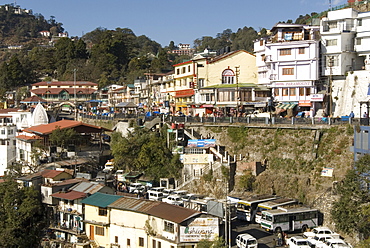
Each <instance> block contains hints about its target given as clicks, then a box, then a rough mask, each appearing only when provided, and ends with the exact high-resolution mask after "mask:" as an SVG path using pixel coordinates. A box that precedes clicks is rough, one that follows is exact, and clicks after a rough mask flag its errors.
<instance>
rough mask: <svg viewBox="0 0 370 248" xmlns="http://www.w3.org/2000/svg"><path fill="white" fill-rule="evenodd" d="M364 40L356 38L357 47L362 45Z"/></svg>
mask: <svg viewBox="0 0 370 248" xmlns="http://www.w3.org/2000/svg"><path fill="white" fill-rule="evenodd" d="M361 41H362V38H356V45H357V46H359V45H361Z"/></svg>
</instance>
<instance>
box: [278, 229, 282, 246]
mask: <svg viewBox="0 0 370 248" xmlns="http://www.w3.org/2000/svg"><path fill="white" fill-rule="evenodd" d="M277 238H278V246H281V245H282V241H283V237H282V235H281V232H278V234H277Z"/></svg>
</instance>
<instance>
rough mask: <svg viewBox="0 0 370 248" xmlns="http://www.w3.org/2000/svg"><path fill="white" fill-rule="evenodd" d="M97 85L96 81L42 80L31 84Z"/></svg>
mask: <svg viewBox="0 0 370 248" xmlns="http://www.w3.org/2000/svg"><path fill="white" fill-rule="evenodd" d="M74 85H76V86H98V84H97V83H93V82H85V81H76V82H75V81H44V82H38V83H34V84H32V86H74Z"/></svg>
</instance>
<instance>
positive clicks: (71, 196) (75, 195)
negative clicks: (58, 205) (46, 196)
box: [51, 190, 87, 200]
mask: <svg viewBox="0 0 370 248" xmlns="http://www.w3.org/2000/svg"><path fill="white" fill-rule="evenodd" d="M51 196H52V197H55V198H59V199H66V200H76V199H81V198H84V197H86V196H87V194H85V193H83V192H78V191H73V190H72V191H68V192H58V193H54V194H52V195H51Z"/></svg>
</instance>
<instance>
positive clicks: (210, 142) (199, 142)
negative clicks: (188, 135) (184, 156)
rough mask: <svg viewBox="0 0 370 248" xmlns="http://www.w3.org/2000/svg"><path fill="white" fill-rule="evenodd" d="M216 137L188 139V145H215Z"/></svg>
mask: <svg viewBox="0 0 370 248" xmlns="http://www.w3.org/2000/svg"><path fill="white" fill-rule="evenodd" d="M215 146H216V140H215V139H197V140H188V147H215Z"/></svg>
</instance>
